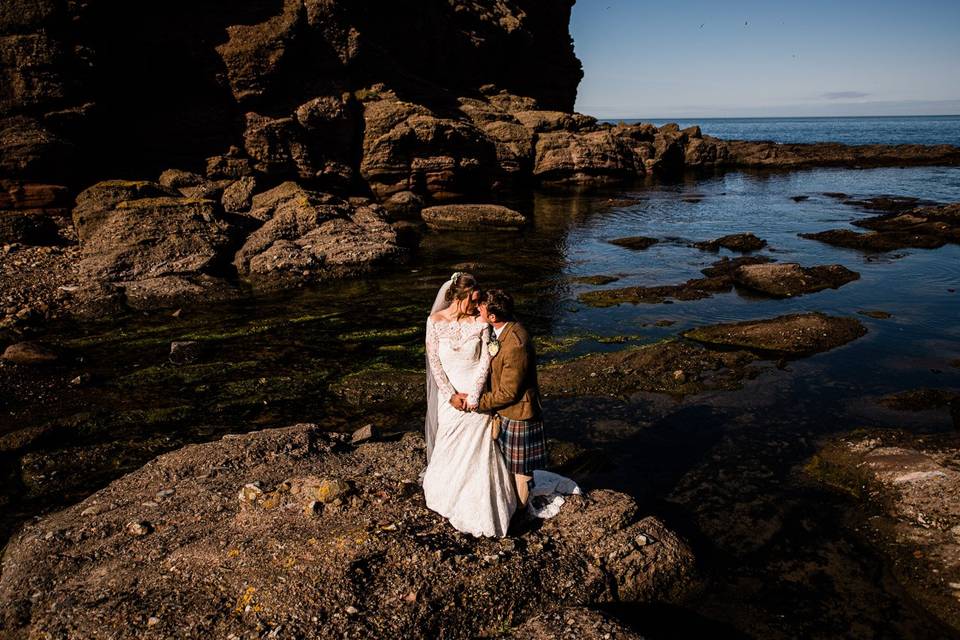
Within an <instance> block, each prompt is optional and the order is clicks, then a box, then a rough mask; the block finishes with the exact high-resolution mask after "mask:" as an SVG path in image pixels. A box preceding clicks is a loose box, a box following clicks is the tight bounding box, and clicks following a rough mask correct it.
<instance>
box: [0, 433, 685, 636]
mask: <svg viewBox="0 0 960 640" xmlns="http://www.w3.org/2000/svg"><path fill="white" fill-rule="evenodd" d="M348 439H349V436H341V435H339V434H327V433H324V432H322V430H321V428H320V427H318V426H316V425H296V426H293V427H288V428H285V429H272V430H268V431H261V432H254V433H249V434H245V435H240V436H227V437H225V438H224V439H222V440H220V441H218V442H212V443H208V444H203V445H195V446H189V447H186V448H184V449H181V450H179V451H176V452H173V453H170V454H166V455H163V456H160V457H159V458H156V459H155V460H153V461H152V462H150V463H148V464H147V465H145V466H144V467H143V468H141V469H140V470H138V471H135V472H133V473H130V474H128V475H126V476H124V477H122V478H120V479H118V480H115V481H114V482H113V483H111V484H110V485H108V486H107V487H106V488H104V489H102V490H101V491H99V492H97V493H95V494H93V495H92V496H90V497H89V498H87V499H86V500H85V501H84V502H82V503H80V504H78V505H75V506H73V507H69V508H67V509H65V510H64V511H61V512H59V513H55V514H52V515H48V516H46V517H44V518H42V519H39V520H37V521H35V522H31V523H28V524H27V525H25V526H24V528H23V529H21V531H20V532H19V533H18V534H16V535H15V536H14V538H13V539H12V540H11V541H10V543H9V544H8V546H7V548H6V550H5V552H4V557H3V571H2V576H0V620H2V625H3V628H4V629H6V630H8V631H9V632H11V633H14V634H20V635H27V634H30V635H37V636H39V635H43V634H50V635H60V634H64V633H68V632H69V633H70V634H72V635H77V636H82V637H89V638H96V637H102V636H103V635H104V631H105V630H109V633H111V634H113V635H114V636H115V637H130V638H133V637H140V636H142V635H143V633H144V630H145V629H146V628H148V627H150V628H151V633H153V632H156V633H160V634H164V635H172V636H187V637H200V636H217V637H227V636H228V635H230V634H234V635H237V636H240V637H243V636H245V635H248V634H250V633H256V634H260V633H262V632H263V630H264V629H269V628H282V629H283V630H284V632H285V633H286V634H291V635H296V636H304V637H307V636H309V637H323V638H327V637H329V638H334V637H336V638H340V637H343V636H344V635H348V636H364V637H412V636H419V635H422V634H428V635H430V636H432V637H448V638H468V637H475V635H476V633H477V632H478V630H491V631H492V630H495V629H498V628H502V626H503V624H504V621H508V620H513V621H516V622H515V624H516V623H520V624H522V623H523V622H524V621H525V620H526V619H527V618H530V617H533V616H545V615H550V614H552V613H553V612H554V611H559V610H562V609H564V608H566V607H571V606H572V607H583V606H591V605H597V604H601V603H604V602H611V601H614V600H616V601H622V602H652V601H664V600H667V601H669V600H673V599H676V598H679V597H680V596H682V595H683V594H684V592H685V591H686V590H687V588H688V586H689V584H690V582H691V580H692V577H693V568H694V567H693V556H692V554H691V552H690V550H689V548H688V547H687V546H686V545H685V544H684V543H683V542H682V541H681V540H679V539H678V538H677V536H676V535H675V534H673V533H672V532H671V531H669V530H668V529H667V528H666V527H664V525H663V524H662V523H661V522H659V521H658V520H657V519H655V518H653V517H641V515H640V514H639V513H638V509H637V505H636V503H635V502H634V501H633V500H632V499H631V498H629V497H628V496H626V495H624V494H620V493H616V492H613V491H608V490H602V489H598V490H594V491H591V492H590V493H589V494H588V495H586V496H571V497H569V498H568V500H567V503H566V504H565V505H564V506H563V508H562V510H561V512H560V514H559V515H558V516H556V517H555V518H553V519H551V520H548V521H545V522H544V523H543V525H542V526H541V527H539V528H538V529H536V530H534V531H530V532H528V533H524V534H523V535H521V536H518V537H515V538H507V539H504V540H496V539H485V538H481V539H475V538H472V537H470V536H465V535H462V534H459V533H458V532H456V531H455V530H454V529H453V528H452V527H450V525H449V524H448V523H447V522H445V521H444V520H443V518H441V517H440V516H438V515H437V514H435V513H434V512H432V511H430V510H429V509H427V508H426V506H425V505H424V503H423V498H422V494H421V493H420V492H419V491H410V490H408V488H409V487H410V486H411V483H415V481H416V477H417V474H418V473H419V471H420V469H421V468H422V465H423V439H422V437H421V436H420V435H419V434H412V433H408V434H405V435H404V436H403V437H402V438H400V439H399V440H396V441H393V442H378V441H372V442H366V443H364V444H363V446H360V447H353V446H350V445H349V444H348V442H347V441H348ZM370 469H376V470H377V472H376V473H371V472H370ZM324 479H325V480H327V481H328V483H330V482H336V483H337V484H338V486H339V485H340V483H343V484H344V485H345V486H347V487H348V488H349V489H348V491H347V492H346V493H340V494H339V495H338V496H336V497H332V499H331V501H330V502H327V503H323V502H321V500H319V499H318V498H317V497H316V495H317V493H316V491H313V490H311V489H310V488H311V487H317V488H318V489H319V487H320V486H321V483H322V481H323V480H324ZM318 481H320V482H318ZM241 490H243V491H242V492H241ZM171 491H172V492H173V493H172V494H171V493H170V492H171ZM238 492H241V493H242V494H243V497H244V499H243V500H242V501H238ZM168 496H172V497H168ZM145 497H147V499H145ZM161 503H162V504H161ZM151 505H158V506H151ZM132 522H133V523H141V525H142V528H138V529H137V530H136V531H128V529H127V527H128V525H129V523H132ZM142 523H149V524H148V526H147V525H143V524H142ZM140 533H143V534H144V535H140ZM278 577H283V580H279V579H278ZM492 592H495V593H497V594H498V597H497V598H493V599H491V598H489V594H490V593H492ZM129 593H145V594H148V595H147V596H145V597H138V598H130V597H127V595H128V594H129ZM67 602H70V603H71V604H70V606H66V603H67ZM453 602H456V603H457V604H456V605H455V606H449V605H450V603H453ZM118 633H119V634H120V635H119V636H117V634H118Z"/></svg>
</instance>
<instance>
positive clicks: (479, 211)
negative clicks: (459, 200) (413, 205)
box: [420, 204, 527, 231]
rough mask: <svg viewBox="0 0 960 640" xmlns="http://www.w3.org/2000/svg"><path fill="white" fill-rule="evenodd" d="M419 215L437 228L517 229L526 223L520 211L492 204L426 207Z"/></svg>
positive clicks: (432, 227)
mask: <svg viewBox="0 0 960 640" xmlns="http://www.w3.org/2000/svg"><path fill="white" fill-rule="evenodd" d="M420 215H421V216H422V217H423V221H424V222H426V223H427V226H428V227H430V228H431V229H437V230H458V231H517V230H519V229H522V228H523V227H524V226H526V224H527V217H526V216H524V215H523V214H522V213H519V212H517V211H514V210H513V209H510V208H508V207H504V206H500V205H494V204H448V205H440V206H435V207H427V208H426V209H424V210H423V211H421V212H420Z"/></svg>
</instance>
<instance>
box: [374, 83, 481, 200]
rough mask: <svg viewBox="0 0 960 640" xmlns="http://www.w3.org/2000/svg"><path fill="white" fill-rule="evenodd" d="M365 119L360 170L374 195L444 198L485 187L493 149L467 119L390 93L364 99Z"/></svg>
mask: <svg viewBox="0 0 960 640" xmlns="http://www.w3.org/2000/svg"><path fill="white" fill-rule="evenodd" d="M364 121H365V127H364V139H363V159H362V161H361V163H360V172H361V175H362V176H363V178H364V179H365V180H366V181H367V182H368V183H369V185H370V189H371V191H373V193H374V194H376V195H377V196H379V197H381V198H386V197H389V196H390V195H392V194H394V193H397V192H399V191H414V192H416V193H419V194H421V195H430V196H432V197H434V198H445V197H452V196H457V195H463V194H467V193H472V192H478V191H482V190H484V189H485V188H488V187H489V185H490V182H491V176H492V173H493V170H494V167H495V166H496V158H497V151H496V147H495V146H494V144H493V143H492V142H491V141H490V140H488V139H487V137H486V136H485V135H484V134H483V133H482V132H481V131H480V130H479V129H477V127H476V126H475V125H474V124H473V123H472V122H470V121H468V120H459V119H451V118H440V117H437V116H435V115H434V114H433V113H432V112H430V111H429V110H428V109H426V108H425V107H422V106H419V105H414V104H410V103H406V102H403V101H400V100H398V99H396V98H395V97H394V96H387V97H384V98H383V99H379V100H374V101H370V102H367V103H365V104H364Z"/></svg>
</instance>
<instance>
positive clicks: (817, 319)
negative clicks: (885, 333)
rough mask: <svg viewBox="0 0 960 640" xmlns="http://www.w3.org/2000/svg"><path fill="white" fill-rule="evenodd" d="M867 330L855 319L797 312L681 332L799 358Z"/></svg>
mask: <svg viewBox="0 0 960 640" xmlns="http://www.w3.org/2000/svg"><path fill="white" fill-rule="evenodd" d="M866 333H867V329H866V327H864V326H863V325H862V324H860V322H859V321H858V320H856V319H854V318H841V317H836V316H828V315H826V314H823V313H795V314H790V315H785V316H777V317H776V318H770V319H768V320H747V321H746V322H730V323H724V324H714V325H710V326H707V327H700V328H698V329H690V330H689V331H684V332H683V334H682V335H683V337H684V338H687V339H689V340H694V341H696V342H700V343H703V344H707V345H710V346H713V347H729V348H737V349H749V350H751V351H759V352H765V353H777V354H781V355H784V356H793V357H797V356H807V355H811V354H814V353H820V352H822V351H829V350H830V349H834V348H836V347H839V346H841V345H844V344H846V343H848V342H851V341H853V340H856V339H857V338H859V337H861V336H863V335H866Z"/></svg>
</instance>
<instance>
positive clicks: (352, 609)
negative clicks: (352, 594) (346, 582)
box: [344, 605, 360, 616]
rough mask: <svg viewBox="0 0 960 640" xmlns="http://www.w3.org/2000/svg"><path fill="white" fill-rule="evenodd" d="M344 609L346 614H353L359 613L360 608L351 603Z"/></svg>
mask: <svg viewBox="0 0 960 640" xmlns="http://www.w3.org/2000/svg"><path fill="white" fill-rule="evenodd" d="M344 611H346V612H347V615H348V616H355V615H357V614H358V613H360V610H359V609H357V608H356V607H355V606H353V605H350V606H348V607H347V608H345V609H344Z"/></svg>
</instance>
